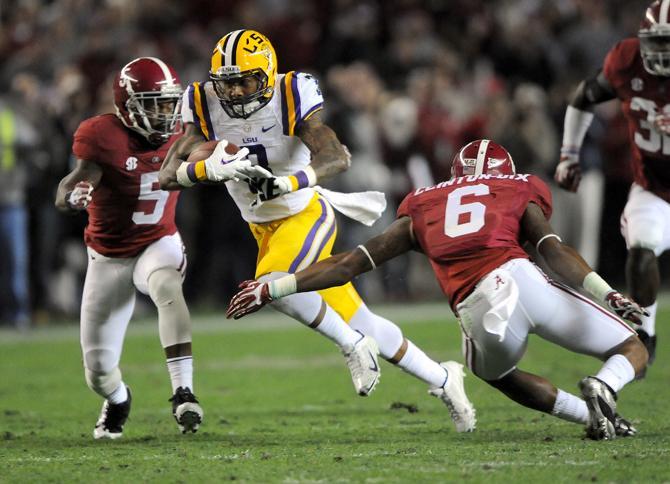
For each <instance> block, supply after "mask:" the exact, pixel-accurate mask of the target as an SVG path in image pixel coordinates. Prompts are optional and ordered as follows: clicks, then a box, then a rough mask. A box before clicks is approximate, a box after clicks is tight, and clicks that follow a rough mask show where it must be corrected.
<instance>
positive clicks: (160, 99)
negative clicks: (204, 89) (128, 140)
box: [125, 85, 182, 144]
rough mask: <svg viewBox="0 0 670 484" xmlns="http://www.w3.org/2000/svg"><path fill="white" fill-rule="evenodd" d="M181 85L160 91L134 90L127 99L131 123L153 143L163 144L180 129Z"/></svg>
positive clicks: (130, 126) (131, 126) (132, 127)
mask: <svg viewBox="0 0 670 484" xmlns="http://www.w3.org/2000/svg"><path fill="white" fill-rule="evenodd" d="M181 97H182V89H181V87H180V86H178V85H177V86H170V87H164V88H163V89H162V90H161V91H160V92H158V91H147V92H134V93H132V94H130V95H129V97H128V101H126V106H125V107H126V110H127V111H128V118H129V119H130V121H131V125H129V126H128V127H129V128H131V129H133V130H135V131H137V132H138V133H140V134H141V135H142V136H144V137H145V138H147V139H148V140H149V141H150V142H152V143H153V144H163V143H165V142H166V141H167V140H168V139H169V138H170V136H172V135H173V134H174V133H175V132H176V131H177V129H178V124H179V121H180V120H181Z"/></svg>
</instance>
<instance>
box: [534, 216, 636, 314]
mask: <svg viewBox="0 0 670 484" xmlns="http://www.w3.org/2000/svg"><path fill="white" fill-rule="evenodd" d="M521 225H522V228H523V231H524V234H525V236H526V238H527V240H528V241H529V242H530V243H532V244H534V245H535V247H536V249H537V251H538V252H539V253H540V255H542V257H544V259H545V260H546V261H547V264H548V265H549V267H551V269H552V270H553V271H555V272H556V273H557V274H558V275H560V276H561V277H562V278H563V279H564V280H565V281H566V282H567V283H568V284H570V285H571V286H573V287H579V286H582V287H583V288H584V289H586V290H587V291H588V292H589V293H590V294H592V295H593V296H594V297H595V298H596V300H598V301H601V302H603V303H605V304H606V305H607V306H608V307H609V308H610V309H611V310H612V311H614V312H615V313H616V314H617V315H619V316H621V317H622V318H624V319H627V320H629V321H630V322H632V323H636V324H640V316H642V315H643V314H645V310H644V309H642V308H641V307H640V306H639V305H638V304H637V303H635V302H633V301H631V300H629V299H628V298H626V297H624V296H623V294H621V293H620V292H618V291H616V290H614V289H612V287H611V286H610V285H609V284H608V283H607V282H605V281H604V280H603V279H602V278H601V277H600V276H599V275H598V274H597V273H596V272H595V271H594V270H593V269H592V268H591V267H590V266H589V265H588V264H587V262H586V261H585V260H584V259H583V258H582V256H581V255H579V253H578V252H577V251H576V250H575V249H573V248H572V247H570V246H568V245H565V244H564V243H563V242H562V241H561V238H560V237H559V236H558V235H556V233H555V232H554V230H553V228H552V227H551V224H550V223H549V221H548V220H547V219H546V217H545V216H544V213H543V212H542V209H541V208H540V207H539V206H537V205H536V204H534V203H530V204H529V205H528V207H527V208H526V212H525V213H524V215H523V218H522V220H521Z"/></svg>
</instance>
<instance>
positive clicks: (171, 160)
mask: <svg viewBox="0 0 670 484" xmlns="http://www.w3.org/2000/svg"><path fill="white" fill-rule="evenodd" d="M204 142H205V138H204V137H203V136H202V133H201V132H200V130H199V129H198V128H197V127H196V126H195V125H194V124H193V123H186V128H185V130H184V135H183V136H182V137H181V138H179V139H178V140H177V141H175V142H174V143H173V145H172V146H171V147H170V150H169V151H168V154H167V156H166V157H165V160H163V165H162V166H161V169H160V172H159V174H158V182H159V183H160V186H161V189H162V190H181V189H182V188H184V186H182V185H180V184H179V182H178V181H177V168H179V166H180V165H181V164H182V163H183V162H184V160H186V159H187V158H188V155H190V154H191V152H192V151H193V150H194V149H195V147H196V146H198V145H199V144H201V143H204Z"/></svg>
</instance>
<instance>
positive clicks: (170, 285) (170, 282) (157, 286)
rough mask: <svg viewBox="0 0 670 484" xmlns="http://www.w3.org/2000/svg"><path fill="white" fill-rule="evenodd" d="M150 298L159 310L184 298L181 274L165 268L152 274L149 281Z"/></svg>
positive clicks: (170, 268)
mask: <svg viewBox="0 0 670 484" xmlns="http://www.w3.org/2000/svg"><path fill="white" fill-rule="evenodd" d="M148 286H149V297H151V300H152V301H153V302H154V304H155V305H156V307H157V308H161V307H165V306H168V305H170V304H174V301H175V300H176V299H179V298H182V299H183V293H182V287H181V286H182V279H181V274H180V273H179V272H178V271H177V270H176V269H174V268H172V267H164V268H162V269H158V270H156V271H154V272H152V273H151V274H150V275H149V279H148Z"/></svg>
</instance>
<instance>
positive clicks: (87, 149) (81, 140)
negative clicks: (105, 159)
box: [72, 119, 100, 162]
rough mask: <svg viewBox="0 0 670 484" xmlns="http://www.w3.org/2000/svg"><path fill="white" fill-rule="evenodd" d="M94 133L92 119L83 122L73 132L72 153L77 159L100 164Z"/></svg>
mask: <svg viewBox="0 0 670 484" xmlns="http://www.w3.org/2000/svg"><path fill="white" fill-rule="evenodd" d="M96 131H97V130H96V129H95V124H94V122H93V120H92V119H87V120H86V121H83V122H82V123H81V124H80V125H79V127H78V128H77V131H75V133H74V140H73V142H72V152H73V153H74V155H75V156H76V157H77V158H78V159H80V160H86V161H95V162H100V159H99V154H100V149H99V147H98V140H97V136H96Z"/></svg>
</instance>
